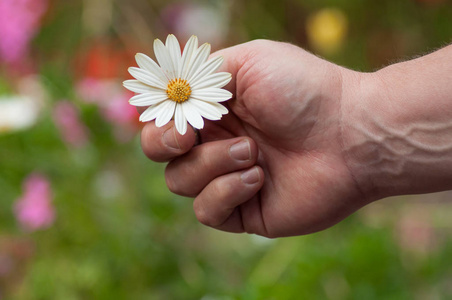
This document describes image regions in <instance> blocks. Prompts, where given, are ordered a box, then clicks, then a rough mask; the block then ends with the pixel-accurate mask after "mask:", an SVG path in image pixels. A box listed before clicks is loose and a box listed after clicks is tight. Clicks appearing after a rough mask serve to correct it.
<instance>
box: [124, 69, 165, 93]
mask: <svg viewBox="0 0 452 300" xmlns="http://www.w3.org/2000/svg"><path fill="white" fill-rule="evenodd" d="M129 73H130V75H132V76H133V77H135V78H136V79H138V80H139V81H141V82H143V83H145V84H147V85H150V86H151V87H154V88H159V89H162V90H166V87H167V84H165V83H164V82H163V81H162V80H160V79H159V78H157V77H156V76H155V75H154V74H152V73H150V72H149V71H146V70H143V69H140V68H135V67H130V68H129Z"/></svg>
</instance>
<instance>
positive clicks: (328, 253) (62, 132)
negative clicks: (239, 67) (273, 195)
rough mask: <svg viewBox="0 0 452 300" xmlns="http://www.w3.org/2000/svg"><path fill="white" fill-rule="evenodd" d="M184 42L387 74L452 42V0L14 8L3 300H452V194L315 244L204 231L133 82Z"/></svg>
mask: <svg viewBox="0 0 452 300" xmlns="http://www.w3.org/2000/svg"><path fill="white" fill-rule="evenodd" d="M168 33H175V34H176V35H177V36H178V38H179V39H180V40H182V41H183V43H185V41H186V40H187V39H188V37H189V36H190V35H192V34H196V35H197V36H198V37H199V38H200V40H201V42H210V43H211V44H212V46H213V48H214V49H220V48H222V47H227V46H231V45H235V44H238V43H242V42H246V41H249V40H252V39H256V38H265V39H274V40H281V41H287V42H291V43H294V44H297V45H299V46H301V47H303V48H305V49H307V50H309V51H312V52H313V53H315V54H317V55H319V56H322V57H325V58H326V59H328V60H331V61H333V62H335V63H338V64H341V65H343V66H346V67H349V68H353V69H355V70H361V71H373V70H376V69H378V68H380V67H383V66H384V65H387V64H389V63H392V62H396V61H400V60H405V59H408V58H411V57H413V56H415V55H420V54H424V53H427V52H429V51H433V50H434V49H437V48H439V47H441V46H444V45H446V44H448V43H450V41H451V38H452V2H451V1H447V0H436V1H435V0H397V1H394V0H379V1H373V0H337V1H333V0H329V1H326V0H323V1H321V0H282V1H274V0H248V1H240V0H231V1H225V0H223V1H222V0H210V1H168V0H127V1H126V0H71V1H69V0H61V1H56V0H54V1H52V0H0V200H1V201H0V299H67V300H71V299H204V300H207V299H209V300H210V299H452V259H451V258H452V202H451V201H450V200H451V197H452V193H450V192H443V193H438V194H431V195H423V196H404V197H397V198H391V199H385V200H382V201H379V202H377V203H374V204H372V205H369V206H368V207H366V208H364V209H362V210H361V211H360V212H358V213H356V214H354V215H353V216H351V217H349V218H348V219H347V220H345V221H343V222H342V223H340V224H338V225H336V226H334V227H333V228H331V229H328V230H326V231H323V232H320V233H316V234H312V235H309V236H303V237H293V238H284V239H276V240H269V239H265V238H260V237H256V236H251V235H234V234H227V233H222V232H218V231H215V230H212V229H209V228H206V227H204V226H202V225H200V224H198V223H197V221H196V219H195V216H194V214H193V212H192V200H191V199H186V198H182V197H178V196H175V195H172V194H171V193H170V192H169V191H168V190H167V188H166V186H165V183H164V178H163V170H164V165H162V164H156V163H153V162H150V161H149V160H147V159H146V158H145V156H144V155H143V154H142V152H141V149H140V141H139V131H140V126H141V125H140V124H139V123H138V122H137V118H138V115H137V113H136V111H135V109H134V108H133V107H131V106H129V105H128V103H127V100H128V98H129V97H130V96H131V95H130V94H129V93H128V92H127V91H126V90H125V89H123V88H122V86H121V82H122V81H123V80H125V79H128V78H129V75H128V74H127V72H126V70H127V67H128V66H132V65H135V63H134V60H133V56H134V54H135V53H136V52H144V53H147V54H148V55H150V56H153V53H152V42H153V40H154V39H155V38H160V39H165V38H166V35H167V34H168Z"/></svg>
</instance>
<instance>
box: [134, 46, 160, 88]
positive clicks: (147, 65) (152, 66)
mask: <svg viewBox="0 0 452 300" xmlns="http://www.w3.org/2000/svg"><path fill="white" fill-rule="evenodd" d="M135 60H136V61H137V64H138V66H139V67H140V68H142V69H144V70H146V71H149V72H151V73H152V74H154V75H155V76H156V77H157V78H159V79H160V80H161V81H162V82H163V83H167V82H168V78H166V76H165V74H164V73H163V71H162V69H161V68H160V67H159V65H158V64H157V63H156V62H155V61H154V60H153V59H152V58H150V57H149V56H147V55H146V54H143V53H137V54H136V55H135Z"/></svg>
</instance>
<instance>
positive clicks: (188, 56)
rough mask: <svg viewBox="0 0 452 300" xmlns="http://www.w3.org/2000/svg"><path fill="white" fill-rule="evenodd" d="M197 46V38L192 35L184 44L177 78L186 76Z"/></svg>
mask: <svg viewBox="0 0 452 300" xmlns="http://www.w3.org/2000/svg"><path fill="white" fill-rule="evenodd" d="M197 48H198V38H197V37H196V36H194V35H192V36H191V38H190V39H189V40H188V42H187V44H185V47H184V52H183V53H182V59H181V68H180V70H179V75H178V77H179V78H187V73H188V71H189V68H190V63H191V61H192V60H193V57H194V55H195V54H196V49H197Z"/></svg>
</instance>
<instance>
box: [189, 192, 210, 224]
mask: <svg viewBox="0 0 452 300" xmlns="http://www.w3.org/2000/svg"><path fill="white" fill-rule="evenodd" d="M193 210H194V212H195V215H196V218H197V219H198V221H199V222H200V223H201V224H204V225H206V226H213V224H214V220H213V219H212V217H211V216H210V215H209V214H208V213H207V211H206V210H205V208H204V206H203V205H202V204H201V201H199V200H197V199H196V200H195V201H194V202H193Z"/></svg>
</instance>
